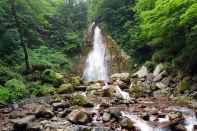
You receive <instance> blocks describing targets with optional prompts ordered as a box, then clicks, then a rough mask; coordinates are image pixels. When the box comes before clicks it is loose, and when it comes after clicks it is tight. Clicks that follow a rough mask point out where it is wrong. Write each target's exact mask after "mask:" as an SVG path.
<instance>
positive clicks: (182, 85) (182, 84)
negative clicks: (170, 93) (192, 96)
mask: <svg viewBox="0 0 197 131" xmlns="http://www.w3.org/2000/svg"><path fill="white" fill-rule="evenodd" d="M189 89H190V84H189V82H188V81H186V80H182V81H181V82H180V83H179V84H178V89H177V90H178V92H179V93H184V92H185V91H187V90H189Z"/></svg>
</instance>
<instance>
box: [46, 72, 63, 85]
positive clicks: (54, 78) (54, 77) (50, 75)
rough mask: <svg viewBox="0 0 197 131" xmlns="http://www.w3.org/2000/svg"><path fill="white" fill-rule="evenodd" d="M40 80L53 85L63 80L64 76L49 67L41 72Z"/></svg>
mask: <svg viewBox="0 0 197 131" xmlns="http://www.w3.org/2000/svg"><path fill="white" fill-rule="evenodd" d="M42 80H43V81H44V82H48V83H51V84H53V85H54V86H58V85H60V84H62V83H63V81H64V76H63V75H61V74H60V73H56V72H55V71H53V70H51V69H46V70H45V71H44V72H43V73H42Z"/></svg>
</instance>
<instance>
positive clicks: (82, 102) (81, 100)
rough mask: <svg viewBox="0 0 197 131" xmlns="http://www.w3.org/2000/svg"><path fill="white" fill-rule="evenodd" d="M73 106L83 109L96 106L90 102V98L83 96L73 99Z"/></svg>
mask: <svg viewBox="0 0 197 131" xmlns="http://www.w3.org/2000/svg"><path fill="white" fill-rule="evenodd" d="M71 104H72V105H78V106H83V107H93V106H94V104H93V103H92V102H91V101H89V100H88V98H87V97H86V96H84V95H81V94H76V95H74V96H72V98H71Z"/></svg>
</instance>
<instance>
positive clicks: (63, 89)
mask: <svg viewBox="0 0 197 131" xmlns="http://www.w3.org/2000/svg"><path fill="white" fill-rule="evenodd" d="M73 91H74V86H73V85H72V84H70V83H68V84H62V85H61V86H60V87H59V88H57V93H59V94H64V93H71V92H73Z"/></svg>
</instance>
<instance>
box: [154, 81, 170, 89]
mask: <svg viewBox="0 0 197 131" xmlns="http://www.w3.org/2000/svg"><path fill="white" fill-rule="evenodd" d="M155 85H156V87H158V88H159V89H164V88H166V87H167V86H166V85H165V84H163V83H162V82H157V83H156V84H155Z"/></svg>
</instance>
